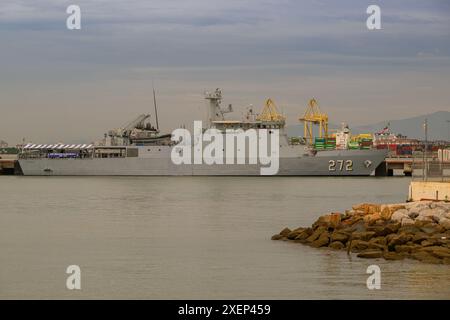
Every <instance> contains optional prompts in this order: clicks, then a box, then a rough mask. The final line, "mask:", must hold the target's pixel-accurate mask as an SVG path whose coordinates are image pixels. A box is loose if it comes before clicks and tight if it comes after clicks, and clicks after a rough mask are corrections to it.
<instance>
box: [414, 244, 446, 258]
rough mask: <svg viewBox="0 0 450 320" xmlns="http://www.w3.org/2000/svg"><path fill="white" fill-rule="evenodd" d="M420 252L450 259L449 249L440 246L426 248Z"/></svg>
mask: <svg viewBox="0 0 450 320" xmlns="http://www.w3.org/2000/svg"><path fill="white" fill-rule="evenodd" d="M419 251H421V252H427V253H429V254H431V255H433V256H435V257H437V258H441V259H443V258H450V249H449V248H444V247H440V246H430V247H425V248H421V249H420V250H419Z"/></svg>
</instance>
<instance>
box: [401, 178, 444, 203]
mask: <svg viewBox="0 0 450 320" xmlns="http://www.w3.org/2000/svg"><path fill="white" fill-rule="evenodd" d="M408 199H409V200H410V201H421V200H440V201H449V202H450V182H441V181H439V182H437V181H411V183H410V185H409V197H408Z"/></svg>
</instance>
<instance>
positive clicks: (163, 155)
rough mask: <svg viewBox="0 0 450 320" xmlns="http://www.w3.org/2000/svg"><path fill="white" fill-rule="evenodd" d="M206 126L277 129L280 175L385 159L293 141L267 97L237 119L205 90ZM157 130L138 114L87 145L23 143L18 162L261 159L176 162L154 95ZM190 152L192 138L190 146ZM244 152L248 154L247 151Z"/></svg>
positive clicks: (250, 172)
mask: <svg viewBox="0 0 450 320" xmlns="http://www.w3.org/2000/svg"><path fill="white" fill-rule="evenodd" d="M205 99H206V102H207V103H206V105H207V117H206V118H207V127H208V128H214V129H217V130H219V132H221V133H222V134H224V135H226V134H227V129H242V130H244V131H245V130H248V129H268V130H273V129H277V130H279V145H280V148H279V164H278V165H279V168H278V171H277V173H276V175H280V176H369V175H373V174H374V172H375V169H376V168H377V167H378V166H379V165H380V164H381V163H382V162H383V161H384V159H385V157H386V151H385V150H377V149H367V150H361V149H352V150H351V149H345V148H344V149H333V150H315V149H314V148H312V147H311V146H310V145H308V144H293V143H291V142H290V140H289V139H288V136H287V134H286V131H285V118H284V117H283V116H281V115H280V114H278V113H276V112H275V111H274V106H273V105H271V101H269V100H270V99H269V100H268V102H270V103H268V104H267V109H265V110H264V111H263V112H262V114H260V115H257V114H254V113H253V110H252V108H249V110H247V114H246V115H245V116H244V117H243V119H241V120H228V119H227V117H226V116H225V115H226V114H227V113H231V112H233V107H232V105H228V107H226V108H223V107H222V106H221V102H222V91H221V90H220V89H216V90H215V91H212V92H206V93H205ZM155 114H156V128H155V127H154V126H153V125H152V124H151V123H150V121H149V119H150V115H149V114H143V115H140V116H139V117H137V118H136V119H135V120H133V121H132V122H130V123H129V124H127V125H125V126H123V127H121V128H119V129H114V130H110V131H109V132H108V133H106V134H105V135H104V138H103V139H102V140H101V141H99V142H97V143H92V144H63V143H57V144H33V143H28V144H26V145H24V146H23V147H22V149H21V152H20V154H19V166H20V169H21V171H22V173H23V175H26V176H182V175H185V176H200V175H206V176H258V175H261V168H262V167H263V165H261V164H260V163H256V164H250V163H251V161H247V162H244V163H243V164H237V163H236V162H235V163H233V164H205V163H199V164H196V163H195V162H192V163H191V164H175V163H174V162H173V161H172V158H171V155H172V153H173V151H174V148H179V146H180V143H179V142H177V141H173V139H172V134H161V132H160V130H159V126H158V122H157V121H158V120H157V111H156V99H155ZM190 147H191V148H192V154H194V149H195V147H196V146H195V141H194V142H192V144H191V146H190ZM246 155H247V154H246Z"/></svg>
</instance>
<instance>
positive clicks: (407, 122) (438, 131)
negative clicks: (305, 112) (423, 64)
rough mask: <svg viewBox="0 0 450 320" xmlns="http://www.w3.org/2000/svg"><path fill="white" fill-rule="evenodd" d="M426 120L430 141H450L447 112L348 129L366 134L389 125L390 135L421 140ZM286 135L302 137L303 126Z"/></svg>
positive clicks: (449, 115)
mask: <svg viewBox="0 0 450 320" xmlns="http://www.w3.org/2000/svg"><path fill="white" fill-rule="evenodd" d="M425 119H428V137H429V139H430V140H449V141H450V123H449V122H447V121H450V112H449V111H437V112H434V113H430V114H425V115H422V116H418V117H413V118H407V119H400V120H387V121H383V122H378V123H374V124H371V125H365V126H356V127H350V129H351V131H352V133H354V134H358V133H366V132H370V133H373V132H377V131H380V130H381V129H383V128H384V127H385V126H386V125H387V124H388V123H390V129H391V132H392V133H396V134H397V133H400V134H402V135H405V136H407V137H408V138H414V139H423V138H424V131H423V122H424V121H425ZM329 128H330V129H338V128H340V126H339V125H335V124H329ZM287 133H288V135H289V136H303V125H302V124H298V125H293V126H288V127H287Z"/></svg>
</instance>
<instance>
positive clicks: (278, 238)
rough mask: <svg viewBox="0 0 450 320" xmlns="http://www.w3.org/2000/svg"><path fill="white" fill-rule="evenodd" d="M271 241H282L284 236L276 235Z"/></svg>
mask: <svg viewBox="0 0 450 320" xmlns="http://www.w3.org/2000/svg"><path fill="white" fill-rule="evenodd" d="M271 239H272V240H281V239H283V236H282V235H281V234H279V233H277V234H274V235H273V236H272V238H271Z"/></svg>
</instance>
